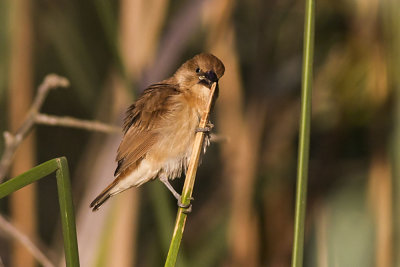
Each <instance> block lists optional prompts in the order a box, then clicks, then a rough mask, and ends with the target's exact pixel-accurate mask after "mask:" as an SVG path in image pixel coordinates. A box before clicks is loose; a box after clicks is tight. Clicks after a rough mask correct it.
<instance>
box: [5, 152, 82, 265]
mask: <svg viewBox="0 0 400 267" xmlns="http://www.w3.org/2000/svg"><path fill="white" fill-rule="evenodd" d="M53 172H56V177H57V190H58V198H59V203H60V213H61V222H62V229H63V237H64V251H65V262H66V266H68V267H76V266H79V256H78V242H77V238H76V225H75V215H74V209H73V202H72V193H71V184H70V179H69V170H68V163H67V159H66V158H65V157H62V158H56V159H52V160H49V161H47V162H45V163H42V164H40V165H38V166H36V167H34V168H32V169H30V170H29V171H27V172H25V173H23V174H21V175H18V176H17V177H15V178H13V179H10V180H8V181H7V182H5V183H2V184H0V198H3V197H5V196H7V195H9V194H11V193H13V192H15V191H17V190H19V189H21V188H22V187H24V186H27V185H29V184H31V183H33V182H36V181H37V180H40V179H42V178H43V177H46V176H47V175H49V174H51V173H53Z"/></svg>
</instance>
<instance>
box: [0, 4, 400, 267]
mask: <svg viewBox="0 0 400 267" xmlns="http://www.w3.org/2000/svg"><path fill="white" fill-rule="evenodd" d="M316 2H317V3H316V21H315V22H316V24H315V29H316V33H315V60H314V88H313V112H312V116H313V117H312V124H311V129H312V131H311V148H310V149H311V150H310V166H309V186H308V206H307V218H306V225H307V227H306V233H305V259H304V261H305V264H304V265H305V266H321V267H325V266H382V267H386V266H400V254H399V241H400V217H399V214H400V210H399V209H400V206H399V203H400V191H399V190H400V170H399V166H400V164H399V162H400V75H399V71H400V53H399V47H400V2H399V1H397V0H339V1H328V0H321V1H316ZM303 21H304V1H291V0H283V1H265V0H264V1H263V0H250V1H244V0H242V1H239V0H238V1H229V0H218V1H217V0H192V1H182V0H171V1H168V0H120V1H109V0H91V1H79V0H68V1H66V0H59V1H49V0H36V1H33V0H13V1H11V0H8V1H7V0H6V1H0V132H4V131H5V130H9V131H11V132H15V131H16V130H17V129H18V127H19V126H20V125H21V123H22V121H23V119H24V116H25V114H26V112H27V110H28V109H29V106H30V103H31V101H32V99H33V97H34V95H35V93H36V90H37V87H38V85H39V84H40V83H41V81H42V80H43V78H44V76H45V75H46V74H49V73H57V74H59V75H62V76H65V77H67V78H68V79H69V81H70V83H71V85H70V87H69V88H67V89H57V90H53V91H52V92H50V94H49V95H48V97H47V99H46V101H45V103H44V105H43V107H42V112H45V113H48V114H52V115H60V116H73V117H76V118H81V119H86V120H98V121H102V122H105V123H108V124H111V125H117V126H119V125H122V119H123V117H124V112H125V110H126V108H127V107H128V106H129V105H130V104H131V103H132V102H133V101H134V99H135V97H136V96H137V95H138V94H139V93H140V92H141V91H142V90H143V89H145V88H146V86H148V85H149V84H151V83H154V82H157V81H160V80H162V79H164V78H166V77H169V76H170V75H171V74H172V73H173V72H174V70H175V69H176V68H177V67H178V66H179V65H180V64H181V63H183V62H184V61H185V60H187V59H189V58H191V57H192V56H194V55H195V54H197V53H200V52H203V51H206V52H211V53H213V54H215V55H216V56H217V57H219V58H220V59H221V60H222V61H223V62H224V64H225V67H226V72H225V76H224V77H223V78H222V79H221V81H220V95H219V99H218V102H217V105H216V109H215V112H214V114H213V117H212V122H213V123H214V124H215V129H214V132H215V133H216V134H218V135H220V136H222V137H226V138H227V141H221V142H216V143H213V144H212V146H211V147H210V148H209V149H208V151H207V154H206V156H205V157H203V163H202V165H201V166H200V168H199V172H198V176H197V179H196V185H195V189H194V197H195V201H194V203H193V212H192V213H191V214H190V215H189V217H188V221H187V225H186V229H185V232H184V236H183V243H182V246H181V250H180V254H179V260H178V264H177V265H178V266H195V267H196V266H199V267H201V266H250V267H251V266H289V265H290V258H291V250H292V239H293V214H294V194H295V183H296V165H297V139H298V124H299V114H300V81H301V64H302V42H303ZM120 138H121V134H106V133H95V132H89V131H86V130H81V129H70V128H64V127H52V126H37V127H35V128H34V131H33V132H32V133H31V134H30V135H29V137H28V138H27V139H26V140H25V141H24V143H23V145H21V146H20V147H19V149H18V153H17V155H16V157H15V164H14V165H13V167H12V169H11V170H10V172H9V174H8V175H7V178H11V177H13V176H16V175H18V174H20V173H22V172H24V171H26V170H28V169H30V168H32V167H33V166H35V165H37V164H39V163H42V162H44V161H47V160H49V159H52V158H55V157H59V156H66V157H67V158H68V161H69V166H70V172H71V176H72V187H73V196H74V203H75V209H76V219H77V231H78V242H79V251H80V260H81V266H85V267H86V266H106V267H108V266H161V265H163V262H164V260H165V258H166V254H167V250H168V246H169V241H170V238H171V235H172V231H173V225H174V222H175V215H176V211H177V207H176V201H175V199H174V198H173V196H172V195H171V194H170V193H169V192H168V190H166V188H164V186H163V185H162V184H161V183H160V182H159V181H154V182H151V183H147V184H145V185H143V186H142V187H140V188H138V189H131V190H129V191H128V192H125V193H123V194H120V195H118V196H116V197H114V198H113V199H111V200H110V201H108V202H107V203H106V204H105V205H104V206H103V207H102V208H101V209H100V210H99V211H98V212H96V213H92V212H91V210H90V209H89V203H90V202H91V200H93V198H94V197H95V196H96V195H97V193H99V192H100V191H101V190H102V189H103V188H104V187H105V186H106V185H107V184H108V183H109V182H110V181H111V180H112V179H113V172H114V170H115V167H116V164H115V162H114V159H115V155H116V149H117V147H118V145H119V141H120ZM3 150H4V140H3V139H1V141H0V152H1V151H3ZM173 185H174V186H175V187H176V188H178V191H180V190H181V188H182V185H183V179H177V180H176V181H174V183H173ZM0 211H1V214H2V215H3V216H5V217H6V218H8V219H9V220H10V221H11V223H12V224H13V225H14V226H15V227H17V228H18V229H19V230H20V231H21V232H22V233H24V234H25V235H26V236H27V237H29V238H30V239H31V240H32V241H33V242H34V243H35V244H36V245H37V246H38V247H39V248H40V249H41V250H42V251H43V252H44V253H45V254H46V255H47V256H48V257H49V258H50V260H51V261H52V262H53V263H54V265H55V266H58V265H60V266H62V265H63V264H64V263H63V262H64V259H63V248H62V234H61V225H60V219H59V217H60V216H59V207H58V201H57V190H56V182H55V179H54V177H48V178H46V179H43V180H41V181H40V182H38V183H36V184H34V185H33V186H30V187H27V188H24V189H23V190H20V191H18V192H16V193H14V194H13V195H12V196H10V197H7V198H6V199H2V200H1V202H0ZM0 228H1V227H0ZM0 258H1V260H2V262H3V264H4V266H24V267H30V266H38V263H37V262H36V260H35V259H34V258H33V257H32V256H31V254H30V253H29V252H28V251H27V250H26V249H25V248H24V246H21V245H20V243H19V242H16V241H15V240H14V239H13V238H10V237H9V236H8V235H6V234H4V232H3V231H2V230H1V229H0Z"/></svg>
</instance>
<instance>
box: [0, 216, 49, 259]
mask: <svg viewBox="0 0 400 267" xmlns="http://www.w3.org/2000/svg"><path fill="white" fill-rule="evenodd" d="M0 229H1V230H2V231H3V232H4V233H6V234H7V235H8V236H9V237H12V238H13V239H15V240H18V241H19V242H20V243H21V244H22V245H24V246H25V248H26V249H27V250H29V252H31V254H32V255H33V256H34V257H35V258H36V260H37V261H38V262H39V263H40V264H41V265H43V266H44V267H54V266H55V265H54V264H53V263H51V261H50V260H49V259H48V258H47V257H46V255H44V253H43V252H42V251H41V250H40V249H39V248H38V247H37V246H35V244H34V243H33V242H32V241H31V240H30V239H29V238H28V237H27V236H26V235H25V234H23V233H22V232H20V231H19V230H18V229H17V228H15V227H14V226H13V225H12V224H11V223H10V222H8V221H7V220H6V219H5V218H4V217H3V216H2V215H0ZM0 266H1V264H0Z"/></svg>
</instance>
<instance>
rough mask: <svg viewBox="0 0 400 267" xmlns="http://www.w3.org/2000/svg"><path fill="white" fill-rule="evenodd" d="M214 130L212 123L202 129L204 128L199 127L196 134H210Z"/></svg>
mask: <svg viewBox="0 0 400 267" xmlns="http://www.w3.org/2000/svg"><path fill="white" fill-rule="evenodd" d="M213 128H214V124H212V123H211V122H209V123H207V125H206V127H204V128H202V127H197V128H196V130H195V132H196V133H198V132H202V133H206V134H209V133H210V132H211V130H212V129H213Z"/></svg>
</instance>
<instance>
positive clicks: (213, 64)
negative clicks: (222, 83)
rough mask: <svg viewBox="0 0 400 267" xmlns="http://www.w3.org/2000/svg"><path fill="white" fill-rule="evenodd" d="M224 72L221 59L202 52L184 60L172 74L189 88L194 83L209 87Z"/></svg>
mask: <svg viewBox="0 0 400 267" xmlns="http://www.w3.org/2000/svg"><path fill="white" fill-rule="evenodd" d="M224 72H225V67H224V64H223V63H222V62H221V60H219V59H218V58H217V57H216V56H214V55H212V54H207V53H202V54H198V55H196V56H194V57H193V58H191V59H189V60H188V61H186V62H185V63H184V64H183V65H182V66H181V67H180V68H179V69H178V70H177V71H176V73H175V75H174V76H175V78H176V80H177V82H178V84H179V85H181V86H183V87H184V88H191V87H192V86H194V85H196V84H200V85H203V86H206V87H208V88H211V85H212V84H213V83H214V82H218V80H219V79H220V78H221V77H222V76H223V75H224Z"/></svg>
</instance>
